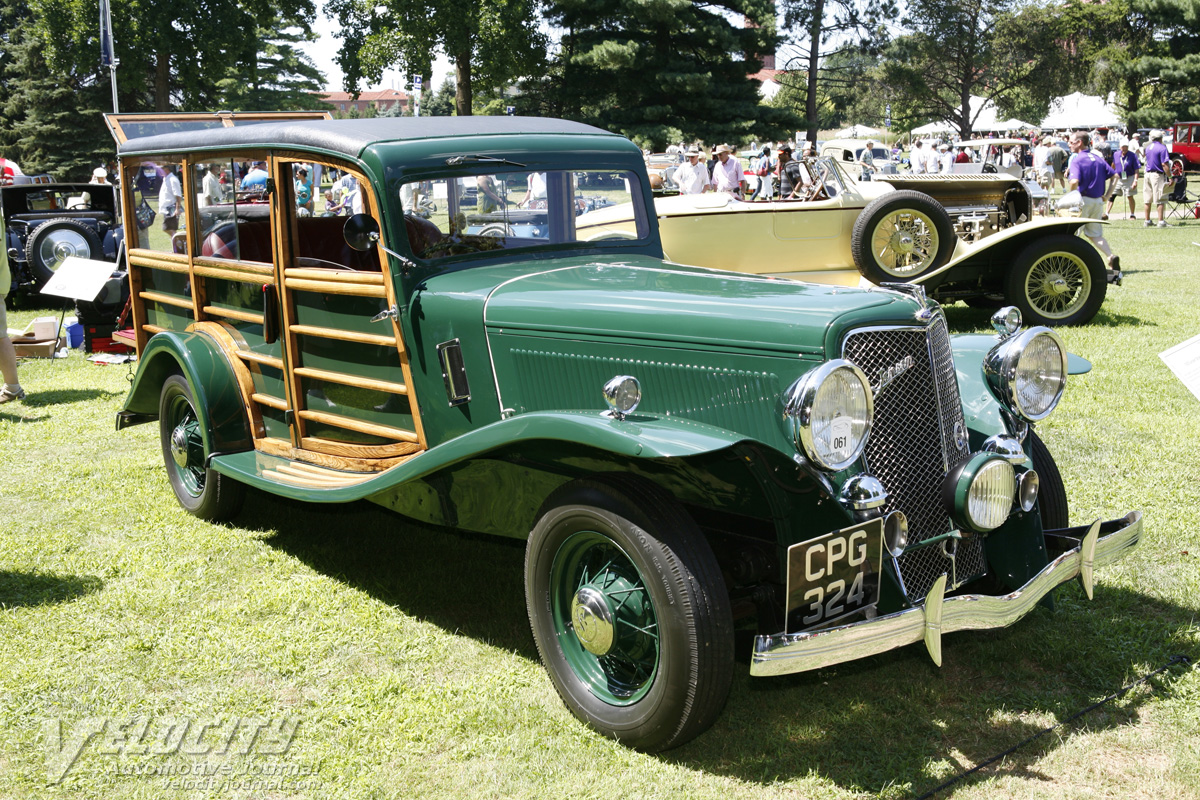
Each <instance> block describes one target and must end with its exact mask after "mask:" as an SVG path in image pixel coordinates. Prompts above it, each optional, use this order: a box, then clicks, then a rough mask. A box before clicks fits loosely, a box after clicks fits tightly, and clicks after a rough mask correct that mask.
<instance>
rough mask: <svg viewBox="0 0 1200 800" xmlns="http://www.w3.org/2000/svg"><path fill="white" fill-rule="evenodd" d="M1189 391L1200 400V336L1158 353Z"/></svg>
mask: <svg viewBox="0 0 1200 800" xmlns="http://www.w3.org/2000/svg"><path fill="white" fill-rule="evenodd" d="M1158 357H1159V358H1161V359H1162V360H1163V363H1164V364H1166V365H1167V367H1169V368H1170V370H1171V372H1174V373H1175V377H1176V378H1179V381H1180V382H1181V383H1182V384H1183V385H1184V386H1186V387H1187V389H1188V391H1189V392H1191V393H1192V394H1193V395H1195V397H1196V399H1197V400H1200V336H1193V337H1192V338H1191V339H1188V340H1187V341H1186V342H1180V343H1179V344H1177V345H1175V346H1174V347H1172V348H1169V349H1167V350H1163V351H1162V352H1161V353H1159V354H1158Z"/></svg>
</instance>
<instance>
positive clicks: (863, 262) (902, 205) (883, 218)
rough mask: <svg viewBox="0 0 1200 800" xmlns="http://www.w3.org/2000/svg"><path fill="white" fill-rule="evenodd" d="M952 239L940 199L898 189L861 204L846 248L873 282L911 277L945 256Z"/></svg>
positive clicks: (950, 252) (950, 251)
mask: <svg viewBox="0 0 1200 800" xmlns="http://www.w3.org/2000/svg"><path fill="white" fill-rule="evenodd" d="M956 241H957V239H956V238H955V236H954V225H953V224H952V223H951V222H950V215H949V214H947V213H946V209H945V208H943V207H942V204H941V203H939V202H938V201H936V200H934V199H933V198H932V197H930V196H929V195H927V194H922V193H921V192H914V191H911V190H908V189H902V190H899V191H895V192H890V193H888V194H886V195H884V196H883V197H879V198H876V199H875V200H873V201H871V203H870V204H868V205H867V207H866V208H864V209H863V210H862V213H861V214H859V215H858V219H857V220H855V222H854V230H853V231H852V232H851V235H850V254H851V255H852V256H853V258H854V265H855V266H856V267H858V271H859V272H860V273H861V274H862V276H863V277H864V278H866V279H867V280H869V281H871V282H872V283H876V284H881V283H887V282H889V281H910V280H913V279H914V278H919V277H921V276H922V275H925V274H926V273H929V272H932V271H933V270H935V269H937V268H938V267H941V266H942V265H943V264H945V263H946V262H947V261H949V260H950V257H951V256H952V255H953V254H954V245H955V242H956Z"/></svg>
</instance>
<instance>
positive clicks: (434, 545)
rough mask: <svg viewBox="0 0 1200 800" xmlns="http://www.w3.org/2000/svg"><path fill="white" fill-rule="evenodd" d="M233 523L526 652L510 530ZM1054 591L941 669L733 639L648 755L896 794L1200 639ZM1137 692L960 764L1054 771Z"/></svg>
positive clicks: (1121, 608)
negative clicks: (684, 728)
mask: <svg viewBox="0 0 1200 800" xmlns="http://www.w3.org/2000/svg"><path fill="white" fill-rule="evenodd" d="M238 524H239V526H242V527H247V528H249V529H250V530H257V531H259V532H261V533H263V534H264V535H265V536H264V539H265V541H266V542H267V543H269V544H270V545H271V546H273V547H276V548H278V549H279V550H281V551H283V552H286V553H288V554H289V555H292V556H294V557H295V558H297V559H299V560H301V561H303V562H304V563H306V564H308V565H309V566H310V567H311V568H313V569H314V570H317V571H318V572H321V573H323V574H326V575H330V576H332V577H335V578H337V579H338V580H341V581H344V582H345V583H346V584H348V585H350V586H353V587H355V588H358V589H361V590H362V591H365V592H367V593H368V594H370V595H371V596H373V597H375V598H376V599H378V600H379V601H380V602H383V603H386V604H388V605H390V606H393V607H395V608H397V609H399V610H401V611H403V612H404V613H405V614H409V615H412V616H414V617H417V618H420V619H423V620H427V621H429V622H432V623H434V624H436V625H438V626H439V627H441V628H442V629H443V630H446V631H448V632H452V633H454V634H459V635H466V636H470V637H472V638H475V639H478V640H480V641H484V642H487V643H489V644H491V645H493V646H497V647H501V648H505V649H507V650H510V651H512V652H515V653H517V654H518V655H520V656H522V657H524V658H528V659H530V660H531V661H536V660H537V658H538V656H537V651H536V649H535V647H534V644H533V638H532V635H531V633H530V631H529V625H528V621H527V618H526V612H525V603H524V590H523V578H522V575H523V558H524V550H523V547H522V544H521V543H520V542H516V541H510V540H505V539H499V538H495V537H476V536H472V535H467V534H460V533H454V532H447V531H445V530H442V529H438V528H434V527H430V526H426V525H421V524H417V523H413V522H411V521H409V520H406V519H403V518H401V517H399V516H397V515H395V514H392V513H390V512H387V511H385V510H383V509H379V508H377V507H376V506H374V505H372V504H370V503H366V502H363V503H357V504H353V505H348V506H323V505H306V504H301V503H294V502H289V501H285V500H281V499H278V498H275V497H273V496H269V495H265V494H259V493H252V494H251V495H250V498H249V502H248V503H247V510H246V512H244V513H243V515H242V516H241V517H239V519H238ZM1056 601H1057V610H1056V611H1049V610H1047V609H1045V608H1043V607H1038V608H1037V609H1036V610H1035V611H1034V612H1033V613H1032V614H1031V615H1030V616H1028V617H1026V618H1025V619H1024V620H1022V621H1021V622H1019V623H1017V624H1016V625H1014V626H1013V627H1011V628H1008V629H1004V630H998V631H987V632H973V633H956V634H951V635H949V636H947V637H946V638H945V639H944V641H943V653H944V666H943V667H941V668H940V669H939V668H938V667H936V666H934V664H933V663H932V661H931V660H930V659H929V656H928V655H927V653H926V652H925V649H924V647H922V646H920V645H914V646H910V647H906V648H903V649H901V650H898V651H893V652H891V653H886V654H883V655H880V656H875V657H872V658H867V659H863V660H861V661H857V662H851V663H848V664H844V665H839V666H836V667H832V668H829V669H824V670H819V671H816V672H813V673H802V674H798V675H791V676H783V677H777V678H752V677H750V675H749V670H748V652H747V650H746V648H745V647H744V646H742V647H740V649H739V652H738V654H737V662H738V663H737V667H736V669H735V678H734V682H733V688H732V692H731V695H730V698H729V702H728V704H727V705H726V707H725V710H724V712H723V714H722V715H721V717H720V718H719V719H718V720H717V723H716V724H715V725H714V727H713V728H712V729H711V730H710V731H709V732H707V733H705V734H704V735H702V736H700V737H699V738H698V739H696V740H695V741H693V742H691V743H690V744H687V745H685V746H684V747H682V748H680V749H678V750H674V751H671V752H668V753H665V754H662V755H661V756H659V758H661V759H663V760H664V761H667V762H671V763H676V764H680V765H683V766H687V767H690V768H694V769H700V770H703V771H705V772H710V773H714V774H720V775H727V776H730V777H733V778H736V779H738V780H743V781H747V782H752V783H762V784H764V785H767V784H772V783H774V782H776V781H787V780H792V779H797V778H803V777H805V776H808V775H820V776H822V777H824V778H825V779H827V780H830V781H833V782H834V783H836V784H838V785H839V786H840V787H843V788H845V789H846V790H848V791H852V792H866V793H870V794H878V795H881V796H884V797H888V796H905V797H908V796H911V795H913V794H920V793H921V792H924V791H927V790H928V789H931V788H933V787H934V786H936V785H938V784H939V783H941V782H942V781H943V780H944V778H945V777H946V776H948V775H950V774H952V773H954V772H957V771H959V770H960V769H961V768H962V767H961V765H960V763H961V762H960V761H959V759H960V758H961V759H962V761H963V762H969V763H970V764H975V763H979V762H981V761H984V760H986V759H988V758H990V757H991V756H993V755H995V754H997V753H999V752H1002V751H1004V750H1006V749H1008V748H1009V747H1012V746H1013V745H1016V744H1018V743H1019V742H1021V741H1022V740H1024V739H1026V738H1027V737H1029V736H1032V735H1033V734H1035V733H1037V732H1038V731H1040V730H1041V729H1042V728H1043V727H1047V726H1048V725H1050V724H1053V722H1054V721H1057V720H1062V719H1066V718H1067V717H1069V716H1071V715H1072V714H1074V713H1075V712H1076V711H1079V710H1081V709H1083V708H1085V707H1087V706H1088V705H1090V704H1092V703H1094V702H1095V701H1096V700H1097V699H1099V698H1101V697H1104V696H1106V695H1108V694H1110V693H1113V692H1115V691H1117V690H1118V689H1120V688H1121V687H1123V686H1124V685H1125V684H1127V683H1129V682H1130V681H1131V680H1132V679H1133V678H1135V677H1137V676H1139V675H1141V674H1143V673H1144V672H1147V671H1149V670H1151V669H1154V668H1156V667H1158V666H1160V665H1162V664H1164V663H1166V662H1167V661H1168V660H1169V659H1170V657H1171V656H1173V655H1175V654H1178V653H1184V654H1187V655H1189V656H1191V657H1193V658H1194V659H1195V658H1196V657H1198V656H1200V654H1197V653H1195V652H1191V651H1192V649H1193V648H1194V645H1193V644H1192V643H1191V639H1190V638H1189V637H1190V634H1189V631H1190V629H1191V622H1190V617H1189V613H1190V612H1188V611H1187V610H1186V609H1183V608H1180V607H1178V606H1174V605H1171V604H1168V603H1163V602H1161V601H1155V600H1152V599H1150V598H1148V597H1147V596H1145V595H1143V594H1138V593H1135V592H1130V591H1126V590H1122V589H1116V588H1111V587H1107V586H1104V585H1103V584H1102V585H1101V586H1099V587H1098V589H1097V593H1096V600H1095V601H1093V602H1091V603H1089V602H1088V601H1087V600H1086V599H1085V598H1084V596H1083V593H1082V590H1081V589H1080V588H1079V587H1078V586H1076V585H1074V584H1071V585H1068V586H1065V587H1062V588H1061V589H1060V590H1059V591H1058V593H1057V595H1056ZM743 644H744V643H743ZM1180 672H1181V670H1179V669H1175V670H1173V671H1171V672H1169V673H1167V674H1165V675H1163V676H1160V677H1159V678H1158V679H1156V680H1155V681H1154V682H1153V684H1152V687H1153V688H1152V691H1155V692H1170V691H1172V687H1173V684H1174V682H1175V680H1176V679H1177V678H1178V676H1179V674H1180ZM1150 691H1151V690H1148V689H1146V688H1141V689H1138V690H1136V691H1134V692H1131V693H1130V694H1129V695H1128V696H1126V697H1125V698H1124V699H1122V700H1120V701H1118V702H1116V703H1113V704H1110V705H1107V706H1105V707H1104V708H1102V709H1099V710H1097V711H1095V712H1092V713H1090V714H1088V715H1086V716H1085V717H1084V718H1083V719H1081V720H1079V721H1078V722H1077V723H1075V724H1074V725H1072V726H1069V727H1067V728H1066V729H1065V730H1063V731H1059V732H1057V733H1056V734H1055V735H1050V736H1046V737H1043V738H1042V739H1040V740H1039V741H1038V742H1037V743H1036V744H1034V745H1033V746H1031V747H1028V748H1025V749H1022V750H1020V751H1018V752H1017V753H1016V754H1014V755H1011V756H1009V757H1008V758H1006V759H1005V760H1003V761H1002V762H1000V763H999V764H998V765H996V766H993V767H990V768H989V769H988V770H986V771H984V772H983V773H981V774H980V775H977V776H973V777H972V778H970V779H968V781H978V780H979V779H981V778H982V777H988V776H995V775H997V774H1004V775H1013V776H1026V777H1031V778H1035V779H1040V778H1042V777H1046V778H1047V779H1052V778H1053V776H1041V775H1039V774H1038V772H1037V770H1036V768H1035V764H1036V763H1037V760H1038V759H1039V758H1040V756H1041V755H1043V754H1045V753H1046V752H1048V751H1052V750H1053V749H1054V748H1055V747H1057V743H1059V742H1060V741H1062V740H1063V739H1065V738H1068V737H1069V736H1070V735H1071V731H1073V730H1078V729H1080V728H1081V727H1083V726H1086V727H1087V728H1090V729H1093V730H1095V729H1106V728H1113V727H1117V726H1121V725H1127V724H1130V723H1132V722H1135V721H1136V716H1137V711H1138V708H1139V707H1140V706H1141V705H1142V704H1144V703H1145V702H1146V701H1147V699H1148V697H1149V696H1150ZM1030 716H1033V717H1036V722H1033V721H1030ZM1043 720H1045V724H1043ZM931 765H934V766H933V767H931Z"/></svg>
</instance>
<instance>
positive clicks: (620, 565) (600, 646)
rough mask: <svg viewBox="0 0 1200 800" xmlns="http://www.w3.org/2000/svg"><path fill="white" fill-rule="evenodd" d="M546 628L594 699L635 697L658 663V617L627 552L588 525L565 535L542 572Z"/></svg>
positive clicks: (625, 701)
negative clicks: (549, 622)
mask: <svg viewBox="0 0 1200 800" xmlns="http://www.w3.org/2000/svg"><path fill="white" fill-rule="evenodd" d="M550 613H551V616H552V618H553V622H554V633H555V636H556V637H557V639H558V642H559V646H560V647H561V648H562V652H563V655H564V656H565V658H566V660H567V663H568V664H569V665H570V667H571V670H572V671H573V672H574V673H575V676H576V677H577V678H579V680H580V681H582V682H583V684H584V685H585V686H587V688H588V690H589V691H590V692H591V693H592V694H594V695H595V696H596V697H598V698H600V699H601V700H603V701H605V702H607V703H610V704H612V705H616V706H625V705H630V704H632V703H636V702H637V701H638V700H640V699H641V698H642V697H644V696H645V695H646V693H647V692H649V691H650V687H651V686H652V685H653V684H654V677H655V675H656V674H657V672H658V665H659V652H660V649H659V638H658V618H657V616H656V615H655V613H654V604H653V602H652V600H651V598H650V593H649V591H647V589H646V582H645V580H643V578H642V575H641V573H639V572H638V569H637V567H636V566H635V565H634V563H633V561H632V560H631V559H630V558H629V556H628V555H627V554H626V553H625V551H624V550H622V549H621V548H620V547H619V546H617V544H616V543H615V542H613V540H612V539H610V538H608V537H607V536H605V535H604V534H602V533H598V532H596V531H590V530H585V531H580V532H578V533H573V534H571V535H570V536H569V537H568V538H567V540H566V541H565V542H563V544H562V546H561V547H559V549H558V552H557V553H556V554H555V557H554V564H553V566H552V567H551V573H550Z"/></svg>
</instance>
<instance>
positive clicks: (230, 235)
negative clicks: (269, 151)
mask: <svg viewBox="0 0 1200 800" xmlns="http://www.w3.org/2000/svg"><path fill="white" fill-rule="evenodd" d="M192 182H193V186H194V187H195V192H196V206H197V217H198V220H197V231H196V234H197V240H198V241H199V243H200V247H199V250H200V252H199V253H198V255H200V256H202V257H205V258H217V259H230V260H237V261H257V262H259V263H264V264H270V263H271V206H270V204H269V202H268V200H269V197H268V195H267V170H266V162H265V161H261V160H256V159H253V158H238V157H236V156H235V157H234V158H230V159H220V160H213V161H201V162H198V163H197V164H196V166H195V167H194V169H193V174H192Z"/></svg>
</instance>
